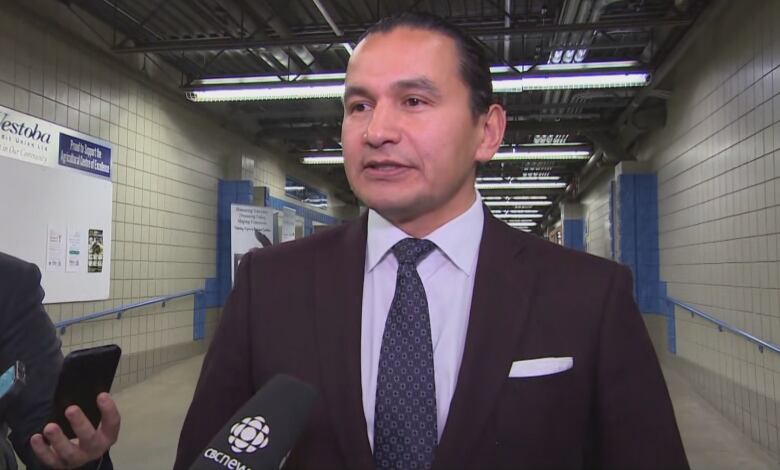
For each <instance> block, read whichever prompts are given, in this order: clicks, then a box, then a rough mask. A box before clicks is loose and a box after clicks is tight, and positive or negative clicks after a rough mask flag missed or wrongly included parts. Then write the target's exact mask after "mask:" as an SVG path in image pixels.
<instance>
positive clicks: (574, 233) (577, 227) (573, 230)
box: [563, 219, 585, 251]
mask: <svg viewBox="0 0 780 470" xmlns="http://www.w3.org/2000/svg"><path fill="white" fill-rule="evenodd" d="M563 246H566V247H568V248H573V249H575V250H580V251H585V223H584V222H583V221H582V219H566V220H564V221H563Z"/></svg>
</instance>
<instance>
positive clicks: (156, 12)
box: [60, 0, 710, 232]
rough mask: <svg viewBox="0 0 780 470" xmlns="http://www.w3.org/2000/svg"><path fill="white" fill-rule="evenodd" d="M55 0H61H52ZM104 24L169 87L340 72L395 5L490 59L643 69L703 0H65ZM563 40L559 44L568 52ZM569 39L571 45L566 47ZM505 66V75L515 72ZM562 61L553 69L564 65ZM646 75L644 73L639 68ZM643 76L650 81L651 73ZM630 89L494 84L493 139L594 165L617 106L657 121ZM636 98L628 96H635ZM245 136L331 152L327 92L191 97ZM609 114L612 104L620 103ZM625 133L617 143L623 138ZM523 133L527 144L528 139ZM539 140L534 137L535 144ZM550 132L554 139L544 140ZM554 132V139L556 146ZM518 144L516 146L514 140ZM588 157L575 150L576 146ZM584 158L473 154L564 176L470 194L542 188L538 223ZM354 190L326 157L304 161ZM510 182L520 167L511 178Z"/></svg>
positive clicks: (336, 121)
mask: <svg viewBox="0 0 780 470" xmlns="http://www.w3.org/2000/svg"><path fill="white" fill-rule="evenodd" d="M60 1H65V0H60ZM65 3H67V4H69V5H72V6H77V7H79V8H80V9H82V10H85V11H87V12H88V13H90V14H91V15H92V16H93V17H95V18H97V19H98V20H100V21H102V22H103V23H106V24H108V25H109V26H110V27H111V28H112V29H113V30H114V31H115V32H116V35H115V36H116V39H115V40H114V44H113V51H114V52H115V53H116V54H148V55H150V56H154V57H155V58H160V59H162V60H164V61H165V62H167V63H168V64H170V65H171V66H173V67H174V68H175V69H176V70H178V71H179V72H180V77H179V78H180V83H179V84H178V85H179V86H180V87H181V90H182V94H185V92H186V91H188V90H191V89H193V88H195V87H196V86H197V84H198V83H199V82H198V81H199V80H203V79H210V78H222V77H243V76H257V75H267V76H278V77H279V79H280V80H282V81H288V80H289V81H295V80H296V78H297V77H299V76H300V75H302V74H303V75H308V74H321V73H332V72H337V73H338V72H341V73H343V72H344V71H345V68H346V64H347V61H348V59H349V51H348V47H345V46H344V44H345V43H346V44H350V45H351V46H354V43H355V41H356V39H357V38H358V37H359V36H360V34H361V33H362V32H363V31H364V30H365V29H366V28H367V27H368V26H369V25H371V24H372V23H374V22H375V21H377V20H378V19H379V18H381V17H384V16H387V15H390V14H394V13H399V12H402V11H407V10H412V11H426V12H433V13H436V14H438V15H441V16H444V17H447V18H448V19H450V20H451V21H452V22H454V23H456V24H458V25H460V26H461V27H463V28H464V29H465V30H467V31H469V32H471V33H472V34H474V35H475V36H477V37H478V38H479V40H480V41H481V42H482V43H483V44H484V46H485V48H486V50H487V51H488V54H489V56H490V60H491V62H492V63H493V64H494V65H496V66H501V65H512V66H517V65H518V64H526V65H529V66H531V68H530V70H528V71H527V72H525V73H527V74H533V73H534V71H536V70H537V68H536V67H538V66H542V65H545V64H549V63H574V64H577V63H592V62H605V61H636V63H635V64H634V65H633V66H631V67H630V68H629V69H628V70H631V71H646V72H649V73H650V74H652V73H653V72H654V71H656V70H657V69H658V67H659V66H660V65H661V64H662V63H663V62H664V60H665V59H666V58H667V57H668V56H669V54H670V52H671V51H672V50H673V49H674V47H675V45H676V44H677V43H678V42H679V41H680V40H681V38H682V37H683V36H684V35H685V33H686V31H687V30H688V28H690V27H691V25H692V24H693V23H694V22H695V21H696V19H697V18H698V17H699V15H700V14H701V13H702V11H703V10H704V9H705V8H706V7H707V6H708V4H709V3H710V1H709V0H622V1H615V0H392V1H390V0H385V1H382V0H169V1H168V0H132V1H130V0H68V1H65ZM567 51H569V52H568V54H567ZM577 51H580V53H579V55H574V54H575V53H576V52H577ZM516 72H517V71H515V73H513V74H512V75H514V76H521V75H522V74H517V73H516ZM564 74H565V73H564ZM651 76H652V75H651ZM649 84H650V86H654V85H655V84H654V83H653V82H652V79H651V80H650V82H649ZM639 90H640V88H608V87H604V88H594V89H569V90H566V89H558V90H538V91H523V92H522V93H502V94H498V95H497V99H498V101H499V102H500V103H502V104H503V105H504V107H505V108H506V110H507V114H508V118H509V125H508V130H507V135H506V138H505V144H506V145H507V146H508V148H511V147H512V146H517V148H516V149H517V150H520V149H522V150H539V149H548V150H551V149H556V148H558V149H561V148H563V149H564V150H571V149H572V148H571V145H573V144H580V143H581V144H583V146H584V147H585V148H586V149H588V150H589V151H590V152H591V153H595V156H594V158H593V159H592V160H594V162H596V161H598V164H593V165H589V166H588V168H587V171H591V170H592V169H593V168H597V167H599V166H602V165H610V164H614V163H616V161H618V160H621V159H628V158H630V151H629V149H628V148H626V147H627V145H628V144H627V143H625V142H622V143H621V139H619V136H618V126H617V120H618V117H622V118H625V116H626V115H628V114H631V115H634V116H637V119H636V120H637V121H638V122H640V124H641V125H639V124H637V127H642V128H643V129H644V130H647V129H651V128H653V127H654V126H655V127H657V126H659V125H662V124H663V119H664V115H665V112H664V111H665V110H664V107H663V99H664V94H663V93H660V92H655V93H652V94H651V97H650V98H649V99H647V100H644V101H643V106H642V107H639V108H638V109H634V107H633V106H632V107H631V109H630V110H629V111H626V108H627V106H629V104H630V103H631V101H632V99H633V98H634V96H635V95H636V93H637V92H638V91H639ZM640 104H641V103H640ZM198 106H202V107H204V108H208V109H209V110H211V111H213V112H215V113H217V114H219V115H221V116H223V118H224V120H225V122H227V123H229V125H230V126H233V127H235V128H237V129H239V130H241V131H243V132H248V133H250V134H251V135H253V136H254V139H255V141H256V142H258V143H264V142H272V143H275V144H282V145H283V146H284V148H286V149H288V152H289V158H291V159H294V160H296V161H299V160H300V159H301V157H303V156H304V155H310V154H312V153H316V152H322V151H328V150H335V153H338V152H339V150H338V149H339V148H340V145H339V134H340V123H341V118H342V108H341V102H340V100H339V99H333V98H318V99H295V100H269V101H232V102H209V103H198ZM624 113H626V114H624ZM621 115H622V116H621ZM629 143H630V142H629ZM528 144H537V145H536V146H528ZM538 144H546V145H538ZM551 144H558V146H552V145H551ZM561 144H565V145H563V146H561ZM519 146H528V147H519ZM586 158H587V157H586ZM587 162H588V160H587V159H579V160H554V161H547V160H542V159H538V160H521V161H500V162H493V163H490V164H487V165H485V166H483V167H482V168H481V169H480V176H483V177H488V178H503V179H504V180H506V179H509V178H520V177H523V178H524V180H528V179H529V178H534V177H544V178H547V179H548V180H553V179H554V178H558V179H557V181H560V182H563V183H566V184H565V185H564V186H566V187H567V188H568V189H565V188H556V189H512V190H505V189H501V190H484V191H482V194H483V196H489V197H493V198H495V197H499V196H500V197H510V196H512V197H515V196H517V197H525V196H532V198H533V197H536V198H537V199H538V198H541V197H542V196H544V197H545V198H547V199H548V200H549V201H551V202H552V205H549V206H543V207H539V208H538V209H539V210H540V214H542V218H539V217H537V218H535V219H533V220H532V221H533V222H536V223H537V225H536V226H535V228H534V231H537V232H538V231H540V225H539V223H540V222H542V223H543V224H545V225H549V224H550V223H552V222H553V221H554V220H555V219H556V218H557V217H558V209H557V204H556V202H558V201H560V200H563V199H572V198H576V197H577V195H578V193H579V191H580V188H579V185H580V183H581V181H582V178H583V174H582V173H583V169H584V167H585V166H586V163H587ZM311 168H312V169H313V170H314V171H317V172H321V173H322V174H324V175H325V176H327V177H328V178H329V179H330V180H332V181H334V182H335V183H336V184H337V185H338V186H339V187H340V188H341V193H340V194H339V196H340V197H342V198H344V199H346V200H350V199H352V200H354V196H352V195H351V192H350V190H349V186H348V184H347V183H346V179H345V177H344V172H343V169H342V168H341V166H339V165H322V166H320V165H316V166H311ZM514 181H520V180H514Z"/></svg>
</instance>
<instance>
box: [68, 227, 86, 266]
mask: <svg viewBox="0 0 780 470" xmlns="http://www.w3.org/2000/svg"><path fill="white" fill-rule="evenodd" d="M85 242H86V237H85V236H84V230H82V229H81V228H78V227H71V226H69V227H68V239H67V254H66V264H65V271H67V272H69V273H78V272H82V268H83V266H84V265H85V262H86V243H85Z"/></svg>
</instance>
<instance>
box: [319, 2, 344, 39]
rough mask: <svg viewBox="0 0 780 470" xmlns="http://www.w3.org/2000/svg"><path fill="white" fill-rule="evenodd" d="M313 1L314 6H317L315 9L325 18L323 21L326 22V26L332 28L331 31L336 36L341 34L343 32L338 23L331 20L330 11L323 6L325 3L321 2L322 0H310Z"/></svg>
mask: <svg viewBox="0 0 780 470" xmlns="http://www.w3.org/2000/svg"><path fill="white" fill-rule="evenodd" d="M312 2H314V6H316V7H317V9H318V10H319V11H320V14H321V15H322V17H323V18H325V22H327V23H328V26H330V29H332V30H333V32H334V33H335V34H336V36H339V37H341V36H343V35H344V32H343V31H342V30H341V29H340V28H339V25H337V24H336V22H335V21H333V17H332V16H331V15H330V12H329V11H328V9H327V8H326V7H325V5H323V4H322V0H312Z"/></svg>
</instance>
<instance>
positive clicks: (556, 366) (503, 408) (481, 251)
mask: <svg viewBox="0 0 780 470" xmlns="http://www.w3.org/2000/svg"><path fill="white" fill-rule="evenodd" d="M345 89H346V91H345V96H344V121H343V126H342V145H343V150H344V158H345V170H346V174H347V177H348V178H349V181H350V184H351V186H352V188H353V190H354V191H355V193H356V195H357V196H358V197H359V198H360V199H361V200H362V201H363V202H364V203H365V204H366V205H367V206H368V207H369V208H370V210H369V211H368V213H367V214H366V215H365V216H363V217H362V218H360V219H359V220H357V221H354V222H351V223H349V224H345V225H342V226H339V227H337V228H334V229H331V230H328V231H325V232H322V233H320V234H317V235H314V236H311V237H309V238H307V239H303V240H299V241H295V242H291V243H285V244H282V245H280V246H276V247H272V248H265V249H262V250H256V251H253V252H251V253H250V254H248V255H247V256H246V257H245V259H244V260H243V261H242V263H241V265H240V267H239V272H238V274H237V276H236V279H237V280H236V285H235V287H234V289H233V292H232V293H231V295H230V296H229V298H228V301H227V304H226V305H225V309H224V316H223V318H222V321H221V324H220V326H219V328H218V330H217V332H216V334H215V337H214V339H213V342H212V344H211V347H210V349H209V352H208V354H207V355H206V358H205V362H204V365H203V370H202V372H201V377H200V379H199V381H198V386H197V389H196V392H195V396H194V398H193V402H192V405H191V407H190V410H189V412H188V415H187V418H186V421H185V424H184V426H183V429H182V433H181V439H180V442H179V449H178V456H177V463H176V466H175V468H176V469H185V468H187V465H189V464H190V463H191V462H192V461H193V460H194V459H195V457H196V456H197V454H198V452H199V451H200V450H202V449H203V448H204V447H205V445H206V443H207V442H208V440H209V438H210V437H211V436H212V435H213V434H214V433H215V432H216V431H217V430H218V429H219V428H220V427H221V426H222V425H223V424H224V423H225V421H226V420H227V419H229V417H230V416H231V415H232V414H233V413H234V412H235V410H237V409H238V408H239V407H240V406H241V405H242V404H243V402H244V401H246V400H247V399H248V398H249V397H250V396H252V395H253V394H254V392H255V391H256V390H257V389H259V388H260V387H261V386H262V385H263V384H264V383H265V382H266V381H267V380H268V379H269V378H271V377H272V376H273V375H275V374H278V373H286V374H290V375H293V376H296V377H298V378H300V379H301V380H303V381H306V382H308V383H311V384H313V385H314V386H315V387H316V388H317V389H319V391H320V393H321V399H320V400H319V402H318V403H317V405H316V406H315V409H314V411H313V413H312V416H311V419H310V421H309V424H308V427H307V429H306V430H305V431H304V433H303V435H302V437H301V438H300V440H299V442H298V443H297V445H296V447H295V448H294V449H293V451H292V453H291V455H290V457H289V459H288V461H287V467H289V468H348V469H370V468H381V469H385V468H397V469H404V468H434V469H452V468H474V469H481V468H491V469H492V468H528V469H541V468H551V469H581V468H614V469H683V468H687V466H688V464H687V461H686V458H685V453H684V451H683V448H682V444H681V441H680V436H679V432H678V430H677V426H676V423H675V419H674V414H673V411H672V407H671V403H670V400H669V396H668V393H667V390H666V386H665V384H664V381H663V377H662V375H661V371H660V368H659V366H658V362H657V359H656V357H655V353H654V351H653V348H652V345H651V343H650V340H649V337H648V335H647V332H646V330H645V327H644V324H643V322H642V319H641V317H640V315H639V313H638V311H637V307H636V305H635V303H634V300H633V298H632V286H631V284H632V281H631V276H630V273H629V271H628V270H627V269H626V268H625V267H622V266H620V265H618V264H615V263H613V262H610V261H607V260H604V259H600V258H596V257H593V256H590V255H587V254H583V253H579V252H574V251H570V250H567V249H565V248H561V247H559V246H556V245H553V244H550V243H548V242H546V241H543V240H541V239H539V238H537V237H534V236H532V235H527V234H524V233H522V232H519V231H516V230H514V229H512V228H510V227H508V226H507V225H505V224H504V223H502V222H500V221H498V220H497V219H495V218H494V217H492V216H491V215H490V213H489V211H488V210H487V209H486V208H485V207H484V206H483V205H482V203H481V200H480V198H479V195H478V194H477V193H476V191H475V189H474V181H475V168H476V165H477V164H478V163H479V162H485V161H487V160H489V159H490V158H491V157H492V156H493V155H494V154H495V152H496V150H497V149H498V147H499V145H500V143H501V140H502V138H503V134H504V128H505V115H504V112H503V109H502V108H501V107H500V106H499V105H496V104H492V88H491V79H490V72H489V67H488V62H487V60H486V59H485V57H484V55H483V52H482V51H481V49H480V46H479V45H478V44H477V43H476V42H475V41H474V40H473V39H471V38H469V37H467V36H465V35H464V34H462V33H461V32H460V31H459V30H457V29H456V28H454V27H452V26H451V25H449V24H447V23H446V22H444V21H443V20H441V19H439V18H436V17H431V16H427V15H416V14H406V15H401V16H399V17H394V18H391V19H388V20H384V21H383V22H380V23H378V24H377V25H375V26H374V27H372V28H371V29H369V31H368V32H367V33H366V35H364V37H363V39H362V40H361V41H360V42H359V44H358V46H357V48H356V49H355V53H354V55H353V56H352V58H351V59H350V62H349V66H348V69H347V77H346V88H345ZM271 438H272V439H273V437H271Z"/></svg>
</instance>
